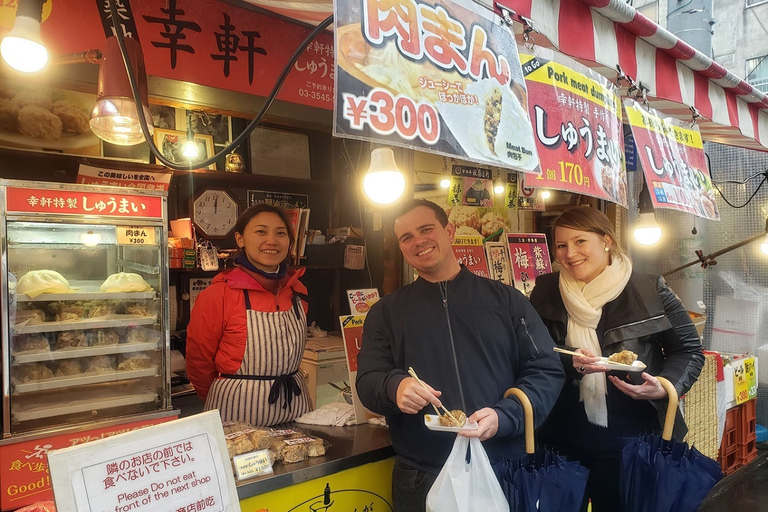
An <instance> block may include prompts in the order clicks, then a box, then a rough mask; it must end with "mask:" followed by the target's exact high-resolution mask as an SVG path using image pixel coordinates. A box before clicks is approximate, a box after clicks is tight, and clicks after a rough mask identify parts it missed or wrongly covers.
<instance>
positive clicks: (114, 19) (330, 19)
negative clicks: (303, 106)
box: [109, 2, 333, 170]
mask: <svg viewBox="0 0 768 512" xmlns="http://www.w3.org/2000/svg"><path fill="white" fill-rule="evenodd" d="M109 10H110V12H111V14H112V26H113V27H114V29H115V35H116V36H117V43H118V46H120V54H121V55H122V57H123V63H124V64H125V70H126V72H127V73H128V81H129V82H130V84H131V92H133V101H134V102H135V103H136V111H137V112H139V113H143V112H144V108H143V106H142V103H141V96H140V95H139V87H138V85H137V83H136V76H135V75H134V73H133V68H132V66H131V62H130V60H129V59H128V51H127V49H126V47H125V38H124V36H123V31H122V28H121V27H119V26H118V24H117V20H118V19H119V13H118V11H117V6H116V2H109ZM332 22H333V15H330V16H328V17H327V18H325V19H324V20H323V21H321V22H320V24H319V25H318V26H316V27H315V28H314V29H313V30H312V32H310V33H309V35H308V36H307V37H306V38H305V39H304V41H302V43H301V44H300V45H299V47H298V48H296V51H294V52H293V55H291V58H290V59H289V60H288V64H286V66H285V68H283V72H282V73H281V74H280V76H279V77H278V79H277V82H276V83H275V86H274V87H273V89H272V92H271V93H270V94H269V96H267V99H266V101H265V102H264V105H263V106H262V107H261V110H260V111H259V113H258V114H256V117H254V118H253V120H252V121H251V122H250V123H248V126H246V127H245V130H243V133H241V134H240V135H238V136H237V137H236V138H235V140H233V141H232V142H231V143H230V144H229V145H228V146H227V147H226V148H224V149H223V150H221V151H220V152H219V153H216V154H215V155H213V156H212V157H210V158H209V159H207V160H204V161H202V162H197V163H195V164H194V168H205V167H208V166H209V165H211V164H213V163H215V162H216V160H218V159H219V158H220V155H221V154H222V153H223V154H227V153H230V152H231V151H232V150H234V149H235V148H237V146H239V145H240V144H242V143H243V142H244V141H245V139H246V138H247V137H248V136H249V135H250V134H251V132H252V131H253V129H254V128H256V126H257V125H258V124H259V123H260V122H261V120H262V118H263V117H264V115H265V114H266V113H267V110H269V107H270V106H272V102H273V101H274V100H275V98H276V97H277V93H278V92H279V91H280V88H281V87H282V86H283V82H285V79H286V78H288V74H289V73H290V72H291V69H292V68H293V65H294V64H295V63H296V61H297V60H298V59H299V57H300V56H301V54H302V53H304V50H305V49H306V48H307V46H309V43H311V42H312V41H314V39H315V38H316V37H317V36H318V35H319V34H320V33H321V32H322V31H323V30H325V28H326V27H327V26H328V25H330V24H331V23H332ZM139 124H140V125H141V129H142V131H143V132H144V138H145V139H146V141H147V144H148V145H149V150H150V152H151V153H152V154H153V155H154V156H155V158H156V159H157V161H158V162H160V163H162V164H163V165H164V166H166V167H168V168H170V169H176V170H187V169H190V168H192V166H189V165H179V164H176V163H174V162H171V161H170V160H168V159H167V158H165V157H164V156H163V154H162V153H161V152H160V150H159V149H157V146H156V145H155V142H154V141H153V140H152V137H147V136H146V135H147V134H148V133H149V126H148V125H147V120H146V119H145V118H144V116H143V115H142V114H140V115H139Z"/></svg>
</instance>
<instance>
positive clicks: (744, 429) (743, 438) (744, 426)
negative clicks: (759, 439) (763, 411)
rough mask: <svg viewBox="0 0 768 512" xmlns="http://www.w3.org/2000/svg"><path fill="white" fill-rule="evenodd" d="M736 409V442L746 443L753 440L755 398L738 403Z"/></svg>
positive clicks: (755, 413) (755, 417) (755, 415)
mask: <svg viewBox="0 0 768 512" xmlns="http://www.w3.org/2000/svg"><path fill="white" fill-rule="evenodd" d="M736 409H738V411H739V412H738V418H737V422H738V423H737V425H736V443H738V444H746V443H749V442H750V441H753V440H754V439H755V437H756V435H755V429H756V427H757V398H754V399H752V400H750V401H748V402H744V403H743V404H740V405H739V406H738V407H737V408H736Z"/></svg>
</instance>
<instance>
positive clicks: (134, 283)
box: [17, 272, 152, 292]
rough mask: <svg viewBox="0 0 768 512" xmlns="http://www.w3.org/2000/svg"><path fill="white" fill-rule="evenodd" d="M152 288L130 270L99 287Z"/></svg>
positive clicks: (120, 289) (104, 289)
mask: <svg viewBox="0 0 768 512" xmlns="http://www.w3.org/2000/svg"><path fill="white" fill-rule="evenodd" d="M17 286H18V285H17ZM151 289H152V287H151V286H149V283H147V282H146V281H145V280H144V278H143V277H141V276H140V275H139V274H132V273H129V272H118V273H117V274H112V275H111V276H109V277H108V278H107V280H106V281H104V282H103V283H102V284H101V287H99V290H100V291H102V292H148V291H150V290H151Z"/></svg>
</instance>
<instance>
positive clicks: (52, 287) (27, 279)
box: [16, 270, 71, 299]
mask: <svg viewBox="0 0 768 512" xmlns="http://www.w3.org/2000/svg"><path fill="white" fill-rule="evenodd" d="M70 291H71V289H70V286H69V281H67V280H66V279H65V278H64V276H62V275H61V274H59V273H58V272H56V271H55V270H32V271H31V272H27V273H26V274H24V275H23V276H21V279H19V281H18V282H17V283H16V293H18V294H26V295H29V296H30V297H31V298H33V299H34V298H35V297H37V296H38V295H42V294H43V293H68V292H70Z"/></svg>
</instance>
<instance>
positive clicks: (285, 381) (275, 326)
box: [205, 290, 312, 426]
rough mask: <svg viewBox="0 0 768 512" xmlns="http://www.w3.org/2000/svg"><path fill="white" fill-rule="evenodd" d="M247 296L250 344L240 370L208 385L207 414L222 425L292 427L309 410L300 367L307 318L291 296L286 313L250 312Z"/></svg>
mask: <svg viewBox="0 0 768 512" xmlns="http://www.w3.org/2000/svg"><path fill="white" fill-rule="evenodd" d="M243 294H244V296H245V308H246V319H247V323H248V341H247V343H246V345H245V354H243V362H242V364H241V365H240V368H239V369H238V370H237V372H236V373H234V374H220V377H221V378H219V379H216V380H215V381H214V382H213V384H212V385H211V389H210V391H209V392H208V399H207V400H206V401H205V410H206V411H209V410H212V409H218V410H219V413H220V414H221V419H222V421H244V422H246V423H250V424H251V425H259V426H269V425H275V424H277V423H284V422H286V421H292V420H293V419H295V418H297V417H299V416H301V415H302V414H304V413H305V412H307V411H310V410H311V408H312V406H311V402H310V399H309V393H308V392H307V388H306V385H305V383H304V379H303V378H302V377H301V374H300V373H299V365H300V364H301V358H302V356H303V355H304V346H305V345H306V342H307V317H306V314H305V313H304V308H303V307H302V305H301V298H300V297H299V296H298V294H297V293H295V292H294V297H293V299H292V302H293V307H292V308H291V309H290V310H287V311H275V312H264V311H254V310H252V309H251V301H250V298H249V297H248V290H243Z"/></svg>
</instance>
